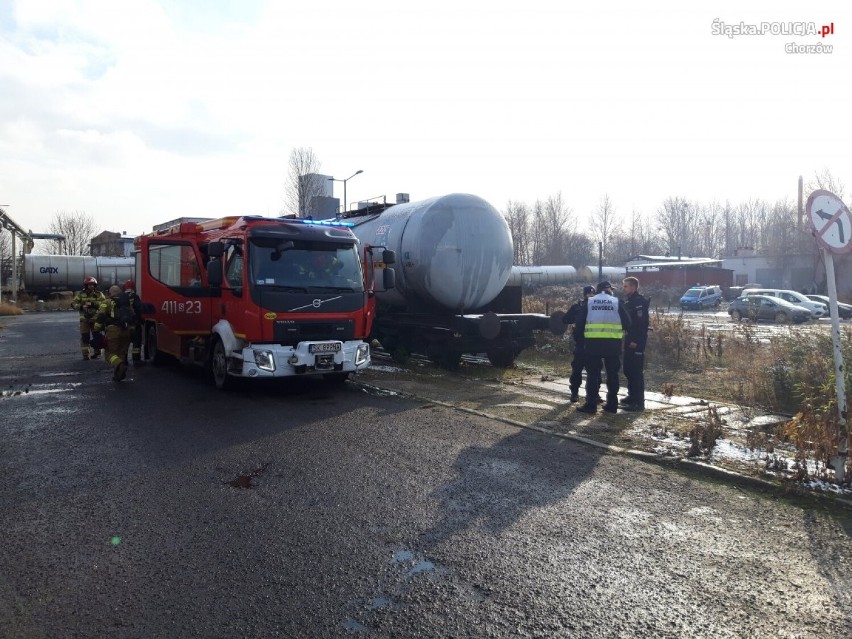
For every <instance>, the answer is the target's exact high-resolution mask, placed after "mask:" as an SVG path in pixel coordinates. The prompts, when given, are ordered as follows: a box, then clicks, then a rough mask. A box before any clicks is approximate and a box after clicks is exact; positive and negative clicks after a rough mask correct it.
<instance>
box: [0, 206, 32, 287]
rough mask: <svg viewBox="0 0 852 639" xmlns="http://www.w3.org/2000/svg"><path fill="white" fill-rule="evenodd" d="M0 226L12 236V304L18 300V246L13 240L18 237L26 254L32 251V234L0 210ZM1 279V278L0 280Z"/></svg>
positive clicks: (0, 283) (0, 284) (0, 285)
mask: <svg viewBox="0 0 852 639" xmlns="http://www.w3.org/2000/svg"><path fill="white" fill-rule="evenodd" d="M0 226H2V227H3V228H4V229H6V230H7V231H9V232H10V233H11V234H12V286H11V290H12V302H17V300H18V255H17V252H18V246H17V243H16V242H15V239H16V238H18V237H20V238H21V240H22V241H23V242H24V253H28V252H29V251H31V250H32V247H33V239H32V233H30V232H29V231H27V230H24V228H23V227H22V226H20V225H19V224H18V223H17V222H15V220H13V219H12V218H11V217H9V214H8V213H6V211H5V210H3V209H2V208H0ZM0 279H2V278H0ZM2 301H3V296H2V282H0V302H2Z"/></svg>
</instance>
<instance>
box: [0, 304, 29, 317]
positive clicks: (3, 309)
mask: <svg viewBox="0 0 852 639" xmlns="http://www.w3.org/2000/svg"><path fill="white" fill-rule="evenodd" d="M23 314H24V311H23V310H22V309H20V308H18V307H17V306H15V305H14V304H8V303H6V302H4V303H2V304H0V315H23Z"/></svg>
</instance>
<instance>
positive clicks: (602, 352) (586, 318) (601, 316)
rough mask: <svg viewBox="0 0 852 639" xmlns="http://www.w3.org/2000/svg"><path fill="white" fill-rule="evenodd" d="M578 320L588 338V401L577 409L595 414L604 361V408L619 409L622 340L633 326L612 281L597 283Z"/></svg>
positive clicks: (586, 363)
mask: <svg viewBox="0 0 852 639" xmlns="http://www.w3.org/2000/svg"><path fill="white" fill-rule="evenodd" d="M578 323H579V324H581V325H582V327H583V337H584V339H585V342H586V343H585V358H584V359H585V365H586V403H585V404H583V405H582V406H581V407H580V408H578V409H577V410H578V411H580V412H581V413H589V414H590V415H594V414H595V413H596V412H597V410H598V398H599V395H598V391H599V390H600V387H601V364H602V363H603V367H604V368H605V369H606V390H607V393H606V403H605V404H604V407H603V408H604V410H605V411H606V412H608V413H615V412H616V411H617V410H618V387H619V383H618V369H619V368H621V342H622V339H623V336H624V331H626V330H627V329H628V328H629V327H630V316H629V315H628V314H627V311H626V310H624V306H623V305H622V304H620V303H619V300H618V298H617V297H615V296H614V295H613V293H612V285H611V284H610V283H609V282H601V283H600V284H598V289H597V294H596V295H595V296H594V297H592V298H590V299H589V301H588V302H587V304H586V308H585V309H583V310H581V311H580V317H579V320H578Z"/></svg>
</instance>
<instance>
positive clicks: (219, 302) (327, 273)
mask: <svg viewBox="0 0 852 639" xmlns="http://www.w3.org/2000/svg"><path fill="white" fill-rule="evenodd" d="M135 244H136V246H135V249H136V273H137V284H138V287H139V288H138V292H139V295H140V297H141V298H142V300H143V301H144V302H145V304H146V307H147V311H148V313H146V315H145V322H144V338H145V347H144V353H145V356H146V358H147V359H151V360H152V361H153V363H155V364H157V363H160V362H162V361H163V360H164V358H167V357H173V358H176V359H178V360H180V361H184V362H191V363H194V364H197V365H201V366H204V367H206V368H207V369H208V370H209V371H210V374H211V377H212V379H213V381H214V382H215V384H216V386H217V387H218V388H222V389H225V388H227V387H229V386H231V385H232V384H233V382H234V381H235V380H236V379H238V378H254V379H259V378H276V377H291V376H303V375H321V376H322V377H323V378H325V379H326V380H329V381H334V382H341V381H344V380H345V379H347V378H348V376H349V374H350V373H353V372H356V371H359V370H363V369H365V368H367V367H368V366H369V365H370V345H369V343H368V342H367V336H368V335H369V334H370V329H371V326H372V323H373V319H374V317H375V305H376V302H375V296H374V295H375V291H376V290H377V287H378V288H379V290H384V289H388V288H393V286H394V278H395V273H394V271H393V269H392V268H389V267H388V265H390V264H393V263H394V261H395V255H394V252H393V251H388V250H383V247H373V246H364V247H363V248H362V247H361V246H360V242H359V240H358V239H357V238H356V237H355V235H354V234H353V233H352V231H351V230H350V228H349V225H348V224H347V223H344V222H338V221H326V220H322V221H314V220H309V219H300V218H265V217H249V216H244V217H230V218H222V219H219V220H211V221H204V222H183V223H178V224H175V225H173V226H170V227H168V228H166V229H162V230H159V231H155V232H154V233H150V234H146V235H142V236H140V237H138V238H136V243H135ZM377 268H381V273H382V277H381V281H380V282H376V277H375V275H376V273H377V272H378V271H377V270H376V269H377Z"/></svg>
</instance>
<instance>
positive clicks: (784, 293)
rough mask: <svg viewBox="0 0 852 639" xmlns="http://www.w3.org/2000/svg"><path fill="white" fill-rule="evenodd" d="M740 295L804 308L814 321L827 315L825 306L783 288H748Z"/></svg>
mask: <svg viewBox="0 0 852 639" xmlns="http://www.w3.org/2000/svg"><path fill="white" fill-rule="evenodd" d="M742 295H768V296H769V297H777V298H778V299H782V300H786V301H788V302H790V303H791V304H795V305H796V306H804V307H805V308H806V309H808V310H809V311H810V312H811V317H813V318H814V319H816V318H819V317H824V316H826V315H828V307H826V305H825V304H823V303H822V302H814V301H813V300H809V299H808V298H807V297H805V296H804V295H802V294H801V293H799V292H798V291H791V290H788V289H783V288H750V289H746V290H745V291H743V292H742V293H740V296H742Z"/></svg>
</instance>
